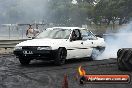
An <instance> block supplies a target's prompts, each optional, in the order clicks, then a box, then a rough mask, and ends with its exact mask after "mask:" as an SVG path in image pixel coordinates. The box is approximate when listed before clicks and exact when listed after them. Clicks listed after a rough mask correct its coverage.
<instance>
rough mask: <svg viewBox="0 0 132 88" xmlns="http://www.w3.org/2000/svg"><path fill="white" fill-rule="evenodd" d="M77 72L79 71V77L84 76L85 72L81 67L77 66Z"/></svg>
mask: <svg viewBox="0 0 132 88" xmlns="http://www.w3.org/2000/svg"><path fill="white" fill-rule="evenodd" d="M78 71H79V75H80V76H84V75H86V72H85V70H84V69H83V68H82V66H79V68H78Z"/></svg>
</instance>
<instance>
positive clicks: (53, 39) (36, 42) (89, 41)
mask: <svg viewBox="0 0 132 88" xmlns="http://www.w3.org/2000/svg"><path fill="white" fill-rule="evenodd" d="M104 49H105V42H104V39H103V38H100V37H96V36H95V35H94V34H93V33H92V32H91V31H89V30H88V29H85V28H80V27H52V28H47V29H46V30H44V31H43V32H41V33H40V34H39V35H38V36H36V37H35V39H32V40H27V41H24V42H21V43H19V44H17V45H16V46H15V48H14V54H15V55H16V57H17V58H19V61H20V63H21V64H22V65H28V64H29V63H30V61H31V60H33V59H37V60H49V61H54V63H55V64H56V65H62V64H64V63H65V60H66V59H71V58H87V57H88V58H89V59H90V60H93V59H95V58H96V56H98V55H99V54H101V53H102V52H103V51H104Z"/></svg>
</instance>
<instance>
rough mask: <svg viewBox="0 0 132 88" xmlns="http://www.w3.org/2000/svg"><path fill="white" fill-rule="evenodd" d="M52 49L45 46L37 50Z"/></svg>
mask: <svg viewBox="0 0 132 88" xmlns="http://www.w3.org/2000/svg"><path fill="white" fill-rule="evenodd" d="M51 49H52V48H51V47H50V46H43V47H38V48H37V50H51Z"/></svg>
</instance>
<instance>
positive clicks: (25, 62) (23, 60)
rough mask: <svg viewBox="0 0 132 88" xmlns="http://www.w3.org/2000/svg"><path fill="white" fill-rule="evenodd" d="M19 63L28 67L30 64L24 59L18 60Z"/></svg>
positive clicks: (28, 60)
mask: <svg viewBox="0 0 132 88" xmlns="http://www.w3.org/2000/svg"><path fill="white" fill-rule="evenodd" d="M19 61H20V63H21V65H28V64H29V63H30V59H25V58H19Z"/></svg>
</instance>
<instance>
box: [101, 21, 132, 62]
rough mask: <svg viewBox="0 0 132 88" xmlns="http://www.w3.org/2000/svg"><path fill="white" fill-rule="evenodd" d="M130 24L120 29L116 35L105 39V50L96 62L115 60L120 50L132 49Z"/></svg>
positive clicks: (131, 25)
mask: <svg viewBox="0 0 132 88" xmlns="http://www.w3.org/2000/svg"><path fill="white" fill-rule="evenodd" d="M131 39H132V22H130V23H129V24H127V25H125V26H123V27H121V28H120V29H119V30H118V32H117V33H113V34H109V36H106V37H105V41H106V49H105V51H104V53H103V54H102V55H101V56H99V57H98V60H101V59H109V58H116V57H117V51H118V49H120V48H132V40H131Z"/></svg>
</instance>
